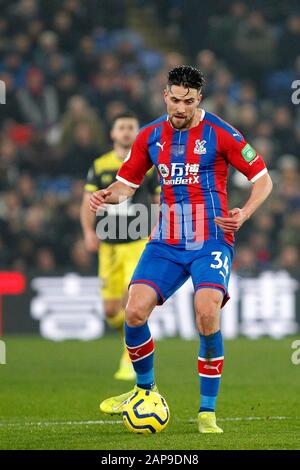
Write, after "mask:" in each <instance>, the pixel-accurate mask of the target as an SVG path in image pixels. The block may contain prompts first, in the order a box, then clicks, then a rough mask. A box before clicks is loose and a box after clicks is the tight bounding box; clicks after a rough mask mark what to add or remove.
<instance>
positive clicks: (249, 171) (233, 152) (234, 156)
mask: <svg viewBox="0 0 300 470" xmlns="http://www.w3.org/2000/svg"><path fill="white" fill-rule="evenodd" d="M221 139H222V144H221V147H222V150H223V153H224V154H225V157H226V159H227V160H228V162H229V163H230V164H231V165H232V166H233V167H234V168H235V169H236V170H238V171H240V172H241V173H243V175H245V176H246V177H247V178H248V180H249V181H251V183H254V182H255V181H257V180H258V179H259V178H260V177H261V176H263V175H265V174H266V173H267V172H268V170H267V168H266V165H265V162H264V160H263V158H262V157H261V156H260V155H259V154H258V153H257V152H256V150H255V149H254V148H253V147H251V145H250V144H249V143H247V142H246V140H245V139H244V137H243V136H242V135H241V134H240V133H238V132H237V133H235V134H234V135H232V134H231V133H229V132H223V133H222V135H221Z"/></svg>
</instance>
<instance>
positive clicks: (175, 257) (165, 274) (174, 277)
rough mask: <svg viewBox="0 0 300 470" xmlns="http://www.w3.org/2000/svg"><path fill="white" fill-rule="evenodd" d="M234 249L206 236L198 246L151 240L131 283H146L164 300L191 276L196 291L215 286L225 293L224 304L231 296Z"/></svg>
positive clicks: (158, 299) (160, 302)
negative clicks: (187, 247)
mask: <svg viewBox="0 0 300 470" xmlns="http://www.w3.org/2000/svg"><path fill="white" fill-rule="evenodd" d="M233 254H234V250H233V248H232V246H230V245H228V244H227V243H225V242H222V241H218V240H207V241H205V242H204V243H203V246H202V248H201V249H199V250H184V249H181V248H176V247H174V246H172V245H168V244H166V243H160V242H151V241H150V242H149V243H148V244H147V245H146V247H145V249H144V251H143V253H142V255H141V257H140V260H139V262H138V264H137V266H136V268H135V271H134V273H133V276H132V279H131V281H130V284H129V286H130V285H132V284H147V285H149V286H150V287H152V288H153V289H154V290H155V292H156V294H157V303H158V305H161V304H163V303H164V302H165V301H166V300H167V299H168V298H169V297H171V295H172V294H174V292H175V291H176V290H177V289H179V288H180V287H181V286H182V285H183V284H184V283H185V281H186V280H187V279H188V278H189V277H190V276H191V277H192V281H193V285H194V290H195V292H196V291H197V290H198V289H203V288H212V289H217V290H220V291H221V292H222V293H223V296H224V297H223V303H222V307H223V306H224V305H225V304H226V302H227V301H228V300H229V294H228V282H229V278H230V273H231V267H232V258H233Z"/></svg>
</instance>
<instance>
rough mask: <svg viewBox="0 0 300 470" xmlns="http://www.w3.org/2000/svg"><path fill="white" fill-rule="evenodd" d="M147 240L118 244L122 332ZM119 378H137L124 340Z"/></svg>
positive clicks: (115, 376)
mask: <svg viewBox="0 0 300 470" xmlns="http://www.w3.org/2000/svg"><path fill="white" fill-rule="evenodd" d="M146 243H147V240H137V241H134V242H130V243H122V244H118V258H119V262H120V267H119V268H120V272H122V277H121V278H120V279H119V288H120V289H123V297H122V302H120V307H119V308H120V309H121V308H122V314H123V315H122V332H123V327H124V319H125V306H126V304H127V301H128V285H129V282H130V280H131V278H132V274H133V272H134V269H135V267H136V265H137V264H138V261H139V259H140V256H141V254H142V252H143V250H144V248H145V246H146ZM114 378H115V379H117V380H135V379H136V375H135V372H134V369H133V366H132V363H131V360H130V357H129V354H128V351H127V348H126V345H125V341H124V352H123V354H122V357H121V360H120V364H119V369H118V370H117V372H116V373H115V375H114Z"/></svg>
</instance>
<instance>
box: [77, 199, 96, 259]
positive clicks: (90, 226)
mask: <svg viewBox="0 0 300 470" xmlns="http://www.w3.org/2000/svg"><path fill="white" fill-rule="evenodd" d="M90 195H91V193H89V192H87V191H85V192H84V193H83V198H82V203H81V207H80V222H81V227H82V230H83V236H84V244H85V247H86V249H87V251H91V252H96V251H98V247H99V239H98V237H97V235H96V231H95V223H96V214H95V213H93V212H91V211H90V208H89V204H90Z"/></svg>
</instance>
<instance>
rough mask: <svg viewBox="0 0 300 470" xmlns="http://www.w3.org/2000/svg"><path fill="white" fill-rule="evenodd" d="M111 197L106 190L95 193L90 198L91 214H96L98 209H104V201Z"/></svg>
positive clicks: (109, 192)
mask: <svg viewBox="0 0 300 470" xmlns="http://www.w3.org/2000/svg"><path fill="white" fill-rule="evenodd" d="M110 195H111V191H109V190H108V189H100V191H95V192H94V193H93V194H92V195H91V197H90V209H91V211H92V212H97V210H98V209H100V208H102V209H105V207H106V203H107V201H106V199H107V197H108V196H110Z"/></svg>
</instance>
